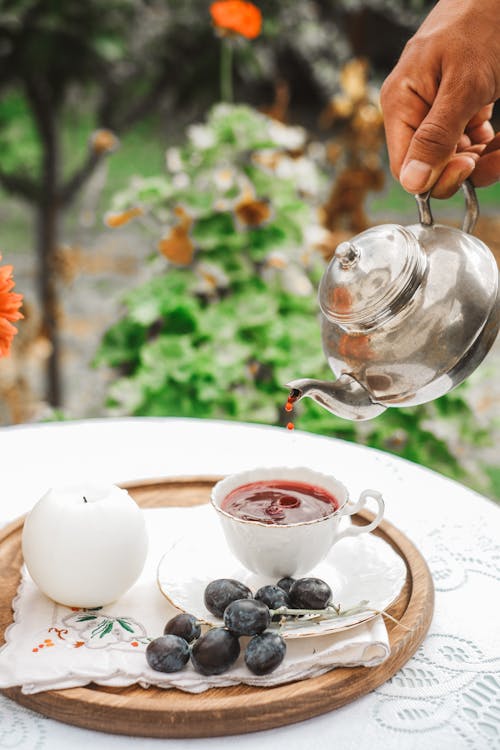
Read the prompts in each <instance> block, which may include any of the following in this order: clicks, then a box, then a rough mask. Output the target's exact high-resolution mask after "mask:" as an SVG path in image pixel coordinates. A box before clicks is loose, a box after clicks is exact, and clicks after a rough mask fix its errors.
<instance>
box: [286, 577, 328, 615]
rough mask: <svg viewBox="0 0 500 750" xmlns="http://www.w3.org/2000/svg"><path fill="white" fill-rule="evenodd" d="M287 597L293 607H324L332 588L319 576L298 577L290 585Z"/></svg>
mask: <svg viewBox="0 0 500 750" xmlns="http://www.w3.org/2000/svg"><path fill="white" fill-rule="evenodd" d="M289 598H290V605H291V606H292V608H294V609H325V608H326V607H327V606H328V604H329V602H330V600H331V598H332V590H331V588H330V586H329V585H328V584H327V583H325V581H322V580H321V579H320V578H299V579H298V580H297V581H295V583H294V584H293V585H292V586H291V588H290V593H289Z"/></svg>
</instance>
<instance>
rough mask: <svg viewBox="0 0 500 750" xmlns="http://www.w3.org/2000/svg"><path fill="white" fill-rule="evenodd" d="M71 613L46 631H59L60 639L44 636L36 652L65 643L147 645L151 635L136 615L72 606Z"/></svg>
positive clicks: (74, 644) (35, 646)
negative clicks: (114, 613) (115, 613)
mask: <svg viewBox="0 0 500 750" xmlns="http://www.w3.org/2000/svg"><path fill="white" fill-rule="evenodd" d="M70 609H71V614H69V615H67V616H66V617H63V618H62V621H61V622H60V623H56V624H55V625H52V626H51V627H49V628H47V630H46V631H42V632H44V634H45V632H46V633H55V634H56V636H57V638H56V642H54V640H53V639H52V638H44V637H43V635H42V636H41V637H40V638H39V641H38V642H36V643H35V645H34V647H33V648H32V649H31V650H32V652H33V653H34V654H38V653H40V651H41V650H42V649H45V648H50V647H53V646H62V645H63V644H64V646H65V647H66V648H82V646H85V647H86V648H92V649H98V648H113V647H116V646H120V645H121V646H123V645H125V646H131V647H133V648H138V647H139V646H147V644H148V643H149V642H150V640H151V638H148V636H147V635H146V629H145V628H144V626H143V625H141V623H140V622H137V620H135V619H134V618H133V617H128V616H120V617H114V616H113V615H107V614H105V613H104V612H101V611H100V609H101V608H100V607H97V608H96V609H76V608H74V607H71V608H70Z"/></svg>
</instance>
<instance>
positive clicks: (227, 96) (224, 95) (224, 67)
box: [220, 39, 233, 104]
mask: <svg viewBox="0 0 500 750" xmlns="http://www.w3.org/2000/svg"><path fill="white" fill-rule="evenodd" d="M220 95H221V99H222V101H223V102H229V104H231V103H232V102H233V47H232V44H231V42H229V41H227V40H225V39H221V51H220Z"/></svg>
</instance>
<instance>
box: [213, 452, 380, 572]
mask: <svg viewBox="0 0 500 750" xmlns="http://www.w3.org/2000/svg"><path fill="white" fill-rule="evenodd" d="M277 479H278V480H279V479H283V480H286V481H287V482H304V483H306V484H310V485H314V486H316V487H321V488H323V489H325V490H327V492H329V493H330V494H332V495H333V496H334V497H335V498H336V500H337V501H338V503H339V507H338V509H337V510H336V511H334V512H333V513H331V514H330V515H327V516H323V517H321V518H316V519H314V520H312V521H300V522H298V523H292V524H267V523H263V522H260V521H249V520H246V519H242V518H237V517H236V516H233V515H232V514H231V513H228V512H227V511H225V510H223V509H222V508H221V505H222V503H223V501H224V499H225V498H226V497H227V496H228V495H229V493H230V492H232V491H233V490H235V489H237V488H238V487H241V486H243V485H246V484H250V483H252V482H262V481H271V480H277ZM369 497H371V498H373V499H374V500H375V501H376V503H377V505H378V511H377V515H376V516H375V518H374V519H373V521H372V522H371V523H369V524H367V525H365V526H354V525H350V526H348V527H347V528H346V529H344V530H343V531H340V532H339V530H338V526H339V522H340V519H341V518H342V517H343V516H351V515H353V513H357V512H358V511H359V510H361V508H363V507H364V506H365V503H366V500H367V499H368V498H369ZM210 500H211V503H212V505H213V507H214V508H215V510H216V511H217V514H218V516H219V518H220V521H221V523H222V528H223V530H224V534H225V536H226V540H227V543H228V545H229V548H230V550H231V552H232V553H233V554H234V556H235V557H237V558H238V560H239V561H240V562H241V563H242V564H243V565H244V566H245V567H246V568H248V570H251V571H252V572H253V573H259V574H261V575H265V576H269V577H271V578H275V579H277V578H282V577H283V576H297V575H304V574H305V573H308V572H309V571H310V570H312V568H314V567H315V565H317V564H318V563H319V562H321V560H323V559H324V558H325V557H326V556H327V554H328V553H329V551H330V549H331V548H332V545H334V544H336V543H337V542H338V541H339V540H340V539H344V538H345V537H347V536H357V535H358V534H366V533H367V532H369V531H372V530H373V529H375V528H376V527H377V526H378V525H379V523H380V521H381V520H382V517H383V515H384V501H383V499H382V495H381V494H380V492H377V491H376V490H368V489H367V490H363V492H362V493H361V495H360V497H359V500H358V502H357V503H351V502H350V501H349V493H348V491H347V489H346V488H345V487H344V485H343V484H341V483H340V482H339V481H338V480H337V479H335V478H334V477H332V476H330V475H327V474H322V473H321V472H319V471H313V470H311V469H308V468H305V467H293V468H292V467H287V466H278V467H274V468H258V469H252V470H249V471H242V472H239V473H237V474H231V475H230V476H227V477H226V478H225V479H221V480H220V481H219V482H217V484H215V485H214V487H213V488H212V493H211V497H210Z"/></svg>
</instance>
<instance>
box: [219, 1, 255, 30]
mask: <svg viewBox="0 0 500 750" xmlns="http://www.w3.org/2000/svg"><path fill="white" fill-rule="evenodd" d="M210 15H211V16H212V21H213V22H214V25H215V26H216V27H217V29H219V31H221V32H223V33H228V32H229V33H231V32H232V33H234V34H239V35H240V36H244V37H245V38H246V39H255V37H257V36H259V34H260V31H261V28H262V14H261V12H260V10H259V8H257V6H256V5H254V4H253V3H247V2H243V0H219V1H218V2H215V3H212V5H211V6H210Z"/></svg>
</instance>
